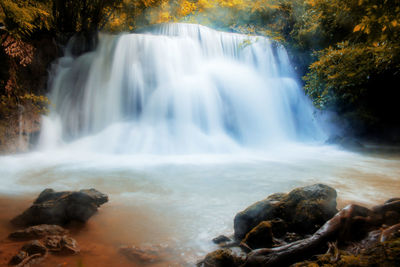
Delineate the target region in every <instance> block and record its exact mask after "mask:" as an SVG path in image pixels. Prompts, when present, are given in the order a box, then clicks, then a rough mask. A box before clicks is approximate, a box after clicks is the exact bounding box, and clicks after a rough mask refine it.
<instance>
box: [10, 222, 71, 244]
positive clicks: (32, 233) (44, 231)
mask: <svg viewBox="0 0 400 267" xmlns="http://www.w3.org/2000/svg"><path fill="white" fill-rule="evenodd" d="M67 233H68V231H67V230H66V229H64V228H62V227H61V226H59V225H48V224H41V225H35V226H31V227H28V228H26V229H23V230H19V231H16V232H13V233H11V234H10V235H9V236H8V237H9V238H10V239H14V240H29V239H37V238H42V237H46V236H48V235H65V234H67Z"/></svg>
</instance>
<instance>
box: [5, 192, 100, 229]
mask: <svg viewBox="0 0 400 267" xmlns="http://www.w3.org/2000/svg"><path fill="white" fill-rule="evenodd" d="M107 201H108V196H107V195H105V194H103V193H100V192H99V191H97V190H96V189H84V190H80V191H76V192H71V191H65V192H55V191H54V190H53V189H45V190H44V191H43V192H42V193H40V195H39V196H38V198H37V199H36V200H35V202H34V203H33V205H32V206H31V207H30V208H28V209H27V210H25V211H24V212H23V213H22V214H20V215H18V216H17V217H15V218H14V219H12V220H11V222H12V223H13V224H15V225H20V226H30V225H38V224H57V225H64V224H66V223H69V222H71V221H79V222H86V221H87V220H88V219H89V218H90V217H91V216H92V215H93V214H95V213H96V212H97V210H98V207H100V205H102V204H104V203H106V202H107Z"/></svg>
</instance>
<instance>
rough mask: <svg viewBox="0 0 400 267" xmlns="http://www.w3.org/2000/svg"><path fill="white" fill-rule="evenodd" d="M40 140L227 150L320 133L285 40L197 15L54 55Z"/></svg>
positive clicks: (118, 149)
mask: <svg viewBox="0 0 400 267" xmlns="http://www.w3.org/2000/svg"><path fill="white" fill-rule="evenodd" d="M51 86H52V89H51V96H50V99H51V102H52V104H53V108H52V110H51V112H50V115H49V116H48V117H45V118H44V121H43V130H42V135H41V146H42V147H55V146H59V145H60V144H61V143H63V144H66V143H67V144H69V145H74V144H75V145H76V146H77V147H79V148H81V149H89V150H94V151H104V152H109V153H150V154H153V153H156V154H180V153H225V152H232V151H236V150H238V149H242V148H250V149H261V150H262V149H268V146H271V145H276V144H279V143H281V142H291V141H294V142H296V141H308V140H318V139H320V138H321V136H322V132H321V130H320V129H319V126H318V123H317V122H316V120H315V119H314V117H313V111H314V110H313V107H312V105H311V104H310V101H309V100H308V99H307V97H306V96H305V95H304V92H303V91H302V89H301V88H300V86H299V84H298V83H297V81H296V78H295V75H294V73H293V70H292V67H291V66H290V62H289V59H288V55H287V53H286V50H285V49H284V47H282V46H281V45H279V44H277V43H275V42H273V41H271V40H269V39H267V38H264V37H257V36H247V35H241V34H234V33H225V32H219V31H215V30H212V29H210V28H207V27H204V26H200V25H194V24H165V25H160V26H157V27H153V28H152V29H151V30H148V31H147V32H143V33H138V34H123V35H119V36H111V35H101V36H100V42H99V46H98V48H97V49H96V50H95V51H93V52H89V53H86V54H83V55H82V56H80V57H77V58H74V57H72V56H71V53H68V51H67V53H66V55H65V56H64V57H63V58H61V59H60V60H59V62H58V64H57V67H56V70H55V72H54V76H53V79H52V83H51Z"/></svg>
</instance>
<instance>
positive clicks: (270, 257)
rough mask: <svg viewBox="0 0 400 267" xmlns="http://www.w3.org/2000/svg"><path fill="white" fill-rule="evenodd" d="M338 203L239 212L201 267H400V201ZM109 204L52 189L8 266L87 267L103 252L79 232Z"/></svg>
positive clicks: (165, 250) (137, 250)
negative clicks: (77, 228) (96, 252)
mask: <svg viewBox="0 0 400 267" xmlns="http://www.w3.org/2000/svg"><path fill="white" fill-rule="evenodd" d="M336 197H337V193H336V190H335V189H333V188H332V187H329V186H327V185H323V184H315V185H310V186H305V187H300V188H296V189H294V190H292V191H290V192H289V193H275V194H272V195H270V196H269V197H267V198H266V199H264V200H261V201H258V202H256V203H254V204H252V205H250V206H249V207H248V208H246V209H245V210H243V211H241V212H239V213H237V214H236V216H235V218H234V234H233V235H232V236H230V237H227V236H223V235H221V236H218V237H216V238H214V239H213V242H214V243H216V244H218V246H219V247H220V248H219V249H218V250H216V251H213V252H211V253H209V254H207V255H206V256H205V258H204V259H202V260H201V261H199V262H198V263H197V266H202V267H211V266H213V267H225V266H233V267H235V266H242V267H248V266H295V267H304V266H309V267H311V266H312V267H314V266H371V265H372V266H399V264H400V198H393V199H389V200H388V201H386V202H385V203H384V204H382V205H379V206H375V207H372V208H370V209H368V208H365V207H362V206H359V205H354V204H351V205H348V206H346V207H345V208H343V209H341V210H337V204H336ZM107 201H108V196H107V195H105V194H103V193H100V192H99V191H97V190H95V189H86V190H80V191H75V192H69V191H68V192H55V191H54V190H51V189H46V190H44V191H43V192H42V193H41V194H40V195H39V196H38V197H37V198H36V200H35V201H34V202H33V204H32V205H31V206H30V207H29V208H28V209H26V210H25V211H24V212H22V213H21V214H20V215H17V216H15V217H14V218H13V219H12V220H11V224H10V225H14V227H13V229H17V228H15V227H16V226H17V227H20V228H19V230H11V231H10V230H9V231H10V232H11V233H10V232H8V231H7V232H8V233H9V234H8V238H7V241H5V240H3V241H2V243H4V242H7V244H9V247H10V248H13V249H12V250H10V251H8V252H7V253H5V252H6V251H7V250H3V249H0V252H1V254H2V258H4V260H3V262H4V263H7V264H9V265H11V266H20V267H22V266H53V265H54V262H61V263H59V264H58V265H57V264H56V265H57V266H70V265H68V264H66V262H67V261H71V260H72V262H75V263H76V262H78V263H79V262H81V263H80V264H81V265H79V264H78V265H79V266H83V263H82V259H83V258H84V257H86V256H87V255H89V254H91V253H93V251H92V249H93V248H95V247H92V245H90V243H89V244H88V243H87V242H85V244H83V245H82V247H80V246H79V245H78V242H77V240H78V241H79V240H81V239H80V238H81V237H82V236H81V235H82V233H81V232H80V231H74V230H73V228H71V225H75V226H76V224H77V223H78V224H80V225H83V226H84V227H86V228H87V227H89V228H90V229H92V227H93V225H91V224H90V223H89V224H87V223H86V222H87V221H88V220H89V218H90V217H91V216H92V215H94V214H95V213H97V211H98V208H99V207H100V206H101V205H103V204H104V203H106V202H107ZM96 229H97V228H96ZM104 230H107V229H104ZM97 231H102V229H100V228H99V229H97V230H96V232H97ZM75 238H76V239H75ZM79 243H81V241H79ZM93 244H94V243H93ZM137 244H141V243H137ZM99 245H100V244H96V245H95V246H99ZM3 248H4V249H6V248H5V247H3ZM103 249H106V250H107V249H108V250H109V249H112V250H113V251H114V250H115V251H114V252H112V253H110V255H109V256H107V257H110V256H111V254H112V255H113V256H111V257H112V261H113V262H114V263H115V264H117V265H116V266H154V267H155V266H157V267H158V266H189V265H188V263H185V262H182V261H181V260H177V259H176V258H175V257H176V254H175V253H174V250H173V248H169V247H163V246H161V245H160V246H156V245H154V246H147V247H146V246H129V245H128V246H127V245H122V246H119V247H118V246H117V247H115V248H112V247H109V248H106V247H104V248H103ZM106 250H105V251H106ZM88 253H89V254H88ZM104 256H105V255H104ZM104 256H103V257H104ZM60 264H61V265H60ZM63 264H64V265H63ZM100 265H101V264H100ZM100 265H99V266H100ZM71 266H72V265H71ZM74 266H75V265H74ZM85 266H90V264H89V265H85ZM101 266H103V265H101Z"/></svg>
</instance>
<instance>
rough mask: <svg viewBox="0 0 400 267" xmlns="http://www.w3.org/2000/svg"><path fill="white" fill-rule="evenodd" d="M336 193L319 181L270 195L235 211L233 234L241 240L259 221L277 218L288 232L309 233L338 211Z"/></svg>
mask: <svg viewBox="0 0 400 267" xmlns="http://www.w3.org/2000/svg"><path fill="white" fill-rule="evenodd" d="M336 196H337V194H336V190H335V189H333V188H332V187H329V186H327V185H323V184H315V185H311V186H305V187H300V188H296V189H294V190H292V191H291V192H290V193H288V194H283V193H277V194H273V195H270V196H269V197H267V198H266V199H264V200H261V201H259V202H256V203H254V204H253V205H251V206H249V207H248V208H246V209H245V210H243V211H242V212H239V213H238V214H236V216H235V219H234V230H235V238H236V239H238V240H242V239H243V238H244V237H245V236H246V234H247V233H248V232H249V231H250V230H252V229H253V228H254V227H256V226H257V225H258V224H259V223H260V222H262V221H269V220H274V219H277V218H279V219H282V220H283V221H284V222H285V223H286V225H287V231H288V232H295V233H300V234H312V233H314V232H315V231H316V230H317V229H319V227H321V226H322V225H323V224H324V223H325V222H326V221H327V220H329V219H330V218H332V217H333V216H334V215H335V214H336V213H337V212H338V211H337V209H336ZM272 231H274V229H272Z"/></svg>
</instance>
